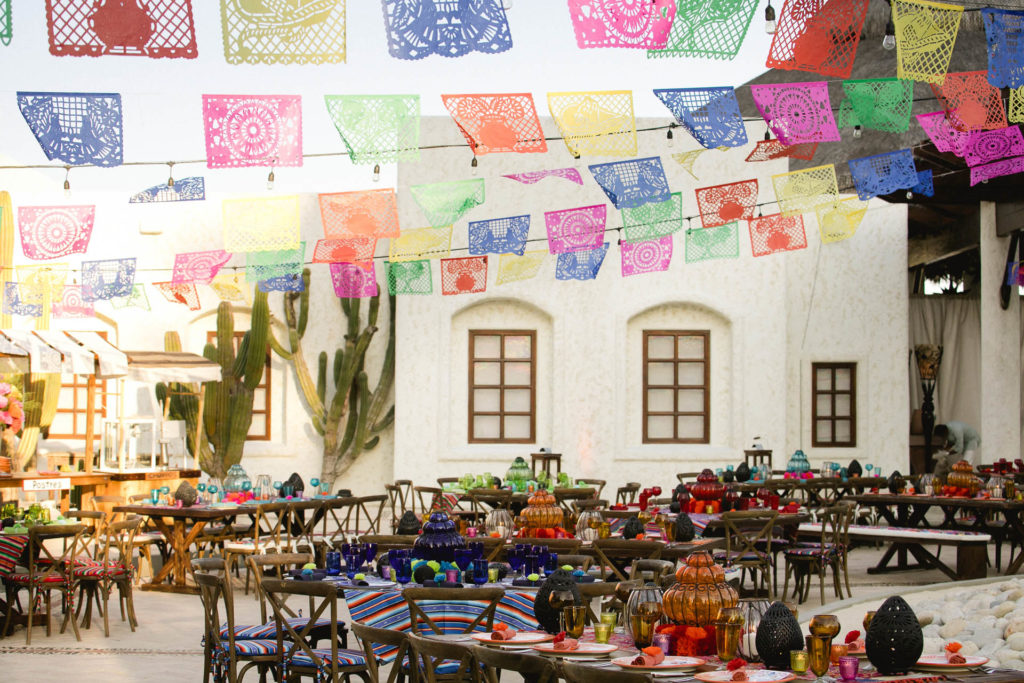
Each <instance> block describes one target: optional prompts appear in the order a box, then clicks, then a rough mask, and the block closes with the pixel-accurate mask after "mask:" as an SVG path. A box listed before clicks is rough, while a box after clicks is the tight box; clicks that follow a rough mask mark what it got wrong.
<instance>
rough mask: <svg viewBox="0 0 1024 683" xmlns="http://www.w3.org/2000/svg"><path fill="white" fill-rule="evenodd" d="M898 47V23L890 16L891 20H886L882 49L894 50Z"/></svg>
mask: <svg viewBox="0 0 1024 683" xmlns="http://www.w3.org/2000/svg"><path fill="white" fill-rule="evenodd" d="M895 47H896V24H894V23H893V21H892V16H891V15H890V16H889V20H888V21H886V22H885V37H884V38H882V49H884V50H892V49H894V48H895Z"/></svg>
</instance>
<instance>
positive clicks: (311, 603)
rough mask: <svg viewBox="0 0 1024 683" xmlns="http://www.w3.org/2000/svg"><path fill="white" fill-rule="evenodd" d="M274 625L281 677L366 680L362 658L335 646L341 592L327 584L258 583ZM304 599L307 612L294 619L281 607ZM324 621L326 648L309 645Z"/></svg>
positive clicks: (352, 651)
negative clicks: (290, 601)
mask: <svg viewBox="0 0 1024 683" xmlns="http://www.w3.org/2000/svg"><path fill="white" fill-rule="evenodd" d="M262 590H263V593H264V594H265V595H266V598H267V603H268V604H269V605H270V608H271V610H272V611H273V613H274V622H275V624H276V625H277V650H278V652H279V653H280V656H281V674H282V675H281V678H282V679H283V680H288V679H289V676H290V675H292V674H300V675H304V676H312V677H313V678H314V679H315V680H317V681H330V683H341V681H346V682H347V681H348V680H349V676H353V675H355V676H358V677H360V678H361V679H363V680H364V681H369V676H368V671H367V666H366V656H365V655H364V654H363V653H362V652H360V651H358V650H348V649H345V648H344V647H338V643H339V642H340V641H339V637H338V636H339V631H338V626H339V623H338V614H339V609H338V602H339V597H341V598H343V597H344V593H343V592H342V589H341V588H340V587H339V586H338V585H337V584H335V583H332V582H329V581H282V580H280V579H265V580H264V581H263V584H262ZM291 596H295V597H302V598H306V599H307V601H308V602H307V604H308V607H309V613H308V614H307V615H305V616H304V617H299V618H298V619H296V618H295V617H293V616H291V615H292V612H291V610H290V609H288V607H287V606H286V605H285V602H286V600H287V599H288V598H289V597H291ZM324 622H326V623H327V624H328V625H329V626H328V632H327V638H328V641H329V643H330V647H324V648H317V647H315V646H314V645H311V644H310V641H311V639H312V638H313V633H314V631H315V630H316V629H317V628H318V625H319V624H323V623H324Z"/></svg>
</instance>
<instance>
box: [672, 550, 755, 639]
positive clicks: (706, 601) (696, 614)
mask: <svg viewBox="0 0 1024 683" xmlns="http://www.w3.org/2000/svg"><path fill="white" fill-rule="evenodd" d="M739 597H740V596H739V594H738V593H737V592H736V589H735V588H733V587H732V586H730V585H729V584H728V583H726V582H725V570H724V569H723V568H722V567H721V566H720V565H717V564H715V561H714V559H712V557H711V553H709V552H707V551H698V552H695V553H693V554H691V555H690V556H689V557H688V558H686V564H684V565H683V566H682V567H680V568H679V569H677V570H676V583H674V584H673V585H672V587H671V588H669V589H668V590H667V591H665V595H664V596H663V597H662V601H661V602H662V606H663V607H664V611H665V616H666V617H668V618H669V619H671V620H672V621H674V622H676V623H677V624H684V625H686V626H708V625H710V624H713V623H714V622H715V620H716V619H717V618H718V612H719V610H721V609H722V608H723V607H735V606H736V605H737V604H738V602H739Z"/></svg>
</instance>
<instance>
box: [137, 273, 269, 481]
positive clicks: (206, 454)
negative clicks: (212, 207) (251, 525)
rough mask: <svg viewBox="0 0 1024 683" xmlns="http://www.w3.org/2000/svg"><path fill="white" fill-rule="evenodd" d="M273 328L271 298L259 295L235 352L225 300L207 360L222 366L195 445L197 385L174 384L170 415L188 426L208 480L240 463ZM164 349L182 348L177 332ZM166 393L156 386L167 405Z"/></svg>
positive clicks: (211, 388)
mask: <svg viewBox="0 0 1024 683" xmlns="http://www.w3.org/2000/svg"><path fill="white" fill-rule="evenodd" d="M269 326H270V310H269V307H268V304H267V294H266V292H259V291H258V292H256V296H255V299H254V301H253V306H252V318H251V322H250V327H249V330H248V331H247V332H246V333H245V335H244V336H243V337H242V341H241V343H240V344H239V345H238V352H237V353H235V341H234V340H235V325H234V315H233V312H232V310H231V304H230V303H228V302H227V301H222V302H221V303H220V306H219V307H218V308H217V340H216V343H215V344H207V345H206V347H205V348H204V349H203V355H204V356H206V358H208V359H209V360H212V361H214V362H216V363H218V364H219V365H220V368H221V380H220V381H219V382H207V383H206V385H205V387H204V389H203V391H204V392H205V405H204V406H203V414H202V416H201V419H202V426H203V429H202V434H203V436H204V438H203V439H201V440H200V442H199V443H198V444H197V443H195V435H196V431H197V430H196V428H197V426H198V425H199V420H200V415H199V400H198V398H197V397H196V396H195V395H194V394H195V393H196V391H197V389H196V387H195V385H185V384H172V385H171V388H170V392H171V397H170V400H171V405H170V414H171V416H172V417H173V418H174V419H178V420H184V421H185V424H186V426H187V428H188V437H187V444H188V447H189V450H190V451H191V452H192V453H193V455H195V456H196V459H197V460H198V461H199V466H200V467H201V468H202V469H203V471H204V472H206V473H208V474H209V475H210V476H214V477H224V476H225V475H226V474H227V471H228V469H229V468H230V467H231V466H232V465H236V464H238V463H239V462H240V461H241V459H242V449H243V448H244V447H245V438H246V435H247V434H248V433H249V427H250V425H251V424H252V403H253V396H254V394H255V390H256V387H257V386H259V383H260V381H262V379H263V367H264V365H265V363H266V353H267V352H266V349H267V340H268V339H269V336H270V335H269V333H268V329H269ZM164 347H165V348H166V349H167V350H168V351H176V350H180V349H181V342H180V340H179V339H178V335H177V333H175V332H168V333H167V335H166V336H165V338H164ZM167 394H168V387H167V386H165V385H164V384H158V385H157V388H156V395H157V398H158V399H159V400H160V401H163V400H164V399H165V398H166V397H167ZM188 394H193V395H188Z"/></svg>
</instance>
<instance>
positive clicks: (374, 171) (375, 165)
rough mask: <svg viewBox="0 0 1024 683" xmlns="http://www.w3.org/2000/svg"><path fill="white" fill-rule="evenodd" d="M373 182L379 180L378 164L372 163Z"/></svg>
mask: <svg viewBox="0 0 1024 683" xmlns="http://www.w3.org/2000/svg"><path fill="white" fill-rule="evenodd" d="M373 182H375V183H379V182H380V164H374V165H373Z"/></svg>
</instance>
